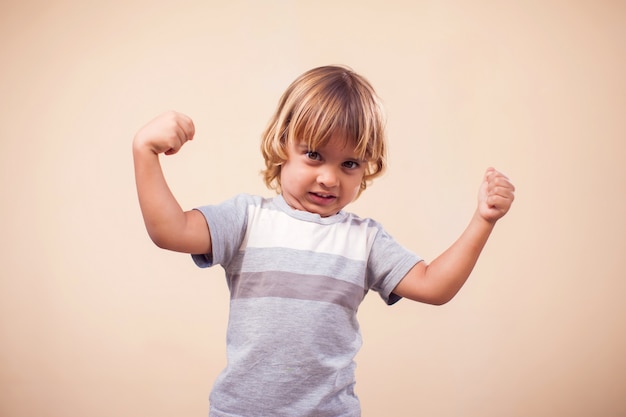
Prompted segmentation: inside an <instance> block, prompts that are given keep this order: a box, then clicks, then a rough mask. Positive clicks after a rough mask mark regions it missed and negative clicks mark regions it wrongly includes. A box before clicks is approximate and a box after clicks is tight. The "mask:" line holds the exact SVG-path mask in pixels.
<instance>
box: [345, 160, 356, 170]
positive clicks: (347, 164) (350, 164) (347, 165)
mask: <svg viewBox="0 0 626 417" xmlns="http://www.w3.org/2000/svg"><path fill="white" fill-rule="evenodd" d="M343 166H344V167H345V168H348V169H356V168H358V167H359V163H358V162H355V161H346V162H344V163H343Z"/></svg>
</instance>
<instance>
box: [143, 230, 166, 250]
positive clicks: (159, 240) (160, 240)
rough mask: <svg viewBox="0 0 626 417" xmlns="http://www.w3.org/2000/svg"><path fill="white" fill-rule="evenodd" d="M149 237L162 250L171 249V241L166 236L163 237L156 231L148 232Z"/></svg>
mask: <svg viewBox="0 0 626 417" xmlns="http://www.w3.org/2000/svg"><path fill="white" fill-rule="evenodd" d="M148 236H150V240H152V243H154V244H155V245H156V246H157V247H159V248H160V249H169V248H170V245H169V239H167V238H166V236H163V234H162V233H157V232H154V231H152V232H151V231H148Z"/></svg>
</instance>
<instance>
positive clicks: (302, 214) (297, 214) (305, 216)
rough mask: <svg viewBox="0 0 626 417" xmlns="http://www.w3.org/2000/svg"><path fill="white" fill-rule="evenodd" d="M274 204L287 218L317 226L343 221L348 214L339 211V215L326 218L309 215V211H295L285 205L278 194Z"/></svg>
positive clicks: (315, 214) (282, 198) (283, 199)
mask: <svg viewBox="0 0 626 417" xmlns="http://www.w3.org/2000/svg"><path fill="white" fill-rule="evenodd" d="M274 204H275V205H276V207H278V208H279V209H280V210H281V211H282V212H284V213H286V214H288V215H289V216H291V217H293V218H296V219H299V220H303V221H307V222H313V223H318V224H334V223H338V222H340V221H342V220H344V219H345V218H346V217H347V216H348V213H347V212H345V211H344V210H340V211H339V213H337V214H333V215H332V216H328V217H322V216H320V215H319V214H317V213H311V212H309V211H303V210H297V209H294V208H293V207H291V206H290V205H289V204H287V202H286V201H285V198H284V197H283V195H282V194H279V195H277V196H276V197H274Z"/></svg>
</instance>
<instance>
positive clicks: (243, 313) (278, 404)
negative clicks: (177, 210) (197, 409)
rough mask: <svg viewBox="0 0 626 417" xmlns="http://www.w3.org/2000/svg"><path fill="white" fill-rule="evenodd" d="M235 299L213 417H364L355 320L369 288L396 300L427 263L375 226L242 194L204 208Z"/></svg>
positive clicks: (203, 258)
mask: <svg viewBox="0 0 626 417" xmlns="http://www.w3.org/2000/svg"><path fill="white" fill-rule="evenodd" d="M198 210H200V211H201V212H202V213H203V214H204V216H205V218H206V220H207V223H208V225H209V229H210V233H211V240H212V248H213V249H212V253H211V254H206V255H193V259H194V261H195V262H196V264H197V265H198V266H200V267H208V266H212V265H216V264H219V265H221V266H222V267H223V268H224V270H225V272H226V278H227V282H228V287H229V289H230V294H231V302H230V316H229V321H228V331H227V359H228V364H227V367H226V369H225V370H224V371H223V372H222V373H221V374H220V376H219V377H218V379H217V381H216V382H215V384H214V387H213V391H212V392H211V397H210V402H211V411H210V416H211V417H235V416H237V417H255V416H259V417H260V416H263V417H266V416H272V417H281V416H284V417H304V416H315V417H326V416H328V417H338V416H345V417H356V416H360V405H359V401H358V399H357V397H356V395H355V394H354V384H355V381H354V369H355V363H354V357H355V355H356V354H357V352H358V350H359V348H360V347H361V334H360V331H359V324H358V322H357V319H356V313H357V309H358V307H359V304H360V303H361V301H362V300H363V298H364V297H365V295H366V293H367V292H368V291H369V290H374V291H376V292H378V293H379V294H380V296H381V297H382V298H383V300H384V301H385V302H387V303H388V304H393V303H394V302H396V301H398V300H399V297H398V296H396V295H395V294H393V293H392V291H393V289H394V288H395V286H396V285H397V284H398V282H400V280H401V279H402V278H403V277H404V276H405V274H406V273H407V272H408V271H409V270H410V269H411V268H412V267H413V266H414V265H415V264H416V263H417V262H419V261H420V260H421V259H420V258H419V257H417V256H416V255H414V254H413V253H411V252H409V251H407V250H406V249H404V248H403V247H402V246H400V245H399V244H398V243H397V242H396V241H395V240H393V238H391V237H390V236H389V235H388V234H387V233H386V232H385V231H384V230H383V228H382V227H381V226H380V225H379V224H378V223H376V222H375V221H373V220H371V219H361V218H359V217H357V216H355V215H353V214H350V213H347V212H344V211H341V212H340V213H338V214H336V215H334V216H331V217H320V216H319V215H317V214H313V213H309V212H303V211H298V210H294V209H292V208H291V207H289V206H288V205H287V203H286V202H285V200H284V199H283V198H282V196H277V197H275V198H273V199H263V198H261V197H257V196H250V195H246V194H240V195H238V196H236V197H234V198H232V199H230V200H228V201H226V202H224V203H222V204H220V205H214V206H204V207H200V208H199V209H198Z"/></svg>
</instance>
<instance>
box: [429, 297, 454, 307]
mask: <svg viewBox="0 0 626 417" xmlns="http://www.w3.org/2000/svg"><path fill="white" fill-rule="evenodd" d="M452 298H454V297H448V296H446V297H442V296H440V297H434V298H432V299H429V300H427V301H425V302H426V303H427V304H430V305H433V306H442V305H444V304H448V303H449V302H450V301H451V300H452Z"/></svg>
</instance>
